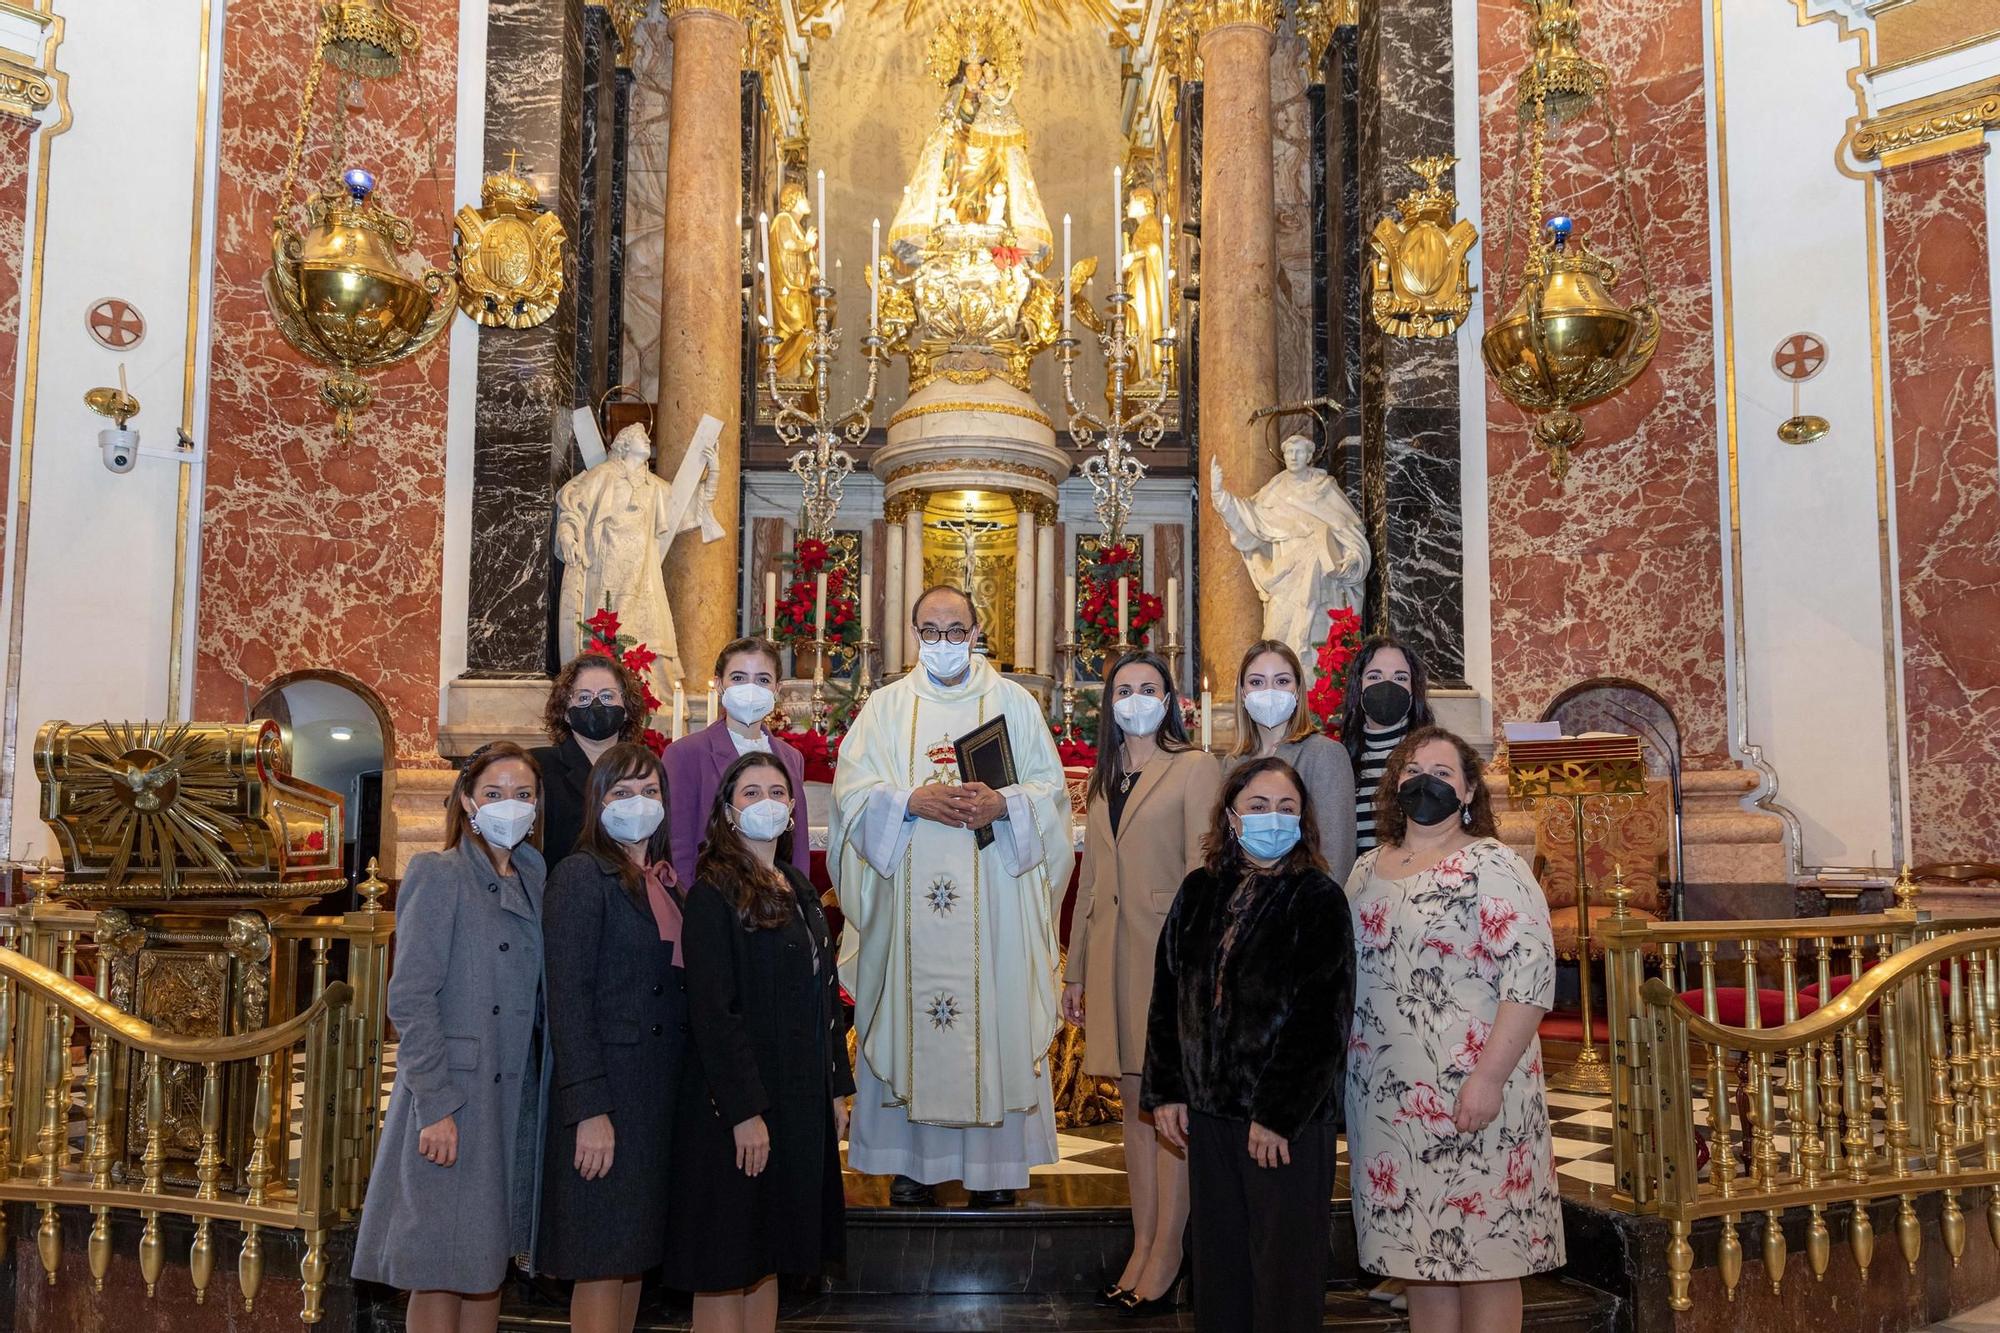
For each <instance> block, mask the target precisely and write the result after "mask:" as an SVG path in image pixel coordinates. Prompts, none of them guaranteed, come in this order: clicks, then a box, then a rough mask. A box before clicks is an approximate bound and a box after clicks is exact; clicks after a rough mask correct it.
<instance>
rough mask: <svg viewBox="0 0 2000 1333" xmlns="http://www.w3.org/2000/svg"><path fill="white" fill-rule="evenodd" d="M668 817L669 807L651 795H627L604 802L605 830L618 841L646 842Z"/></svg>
mask: <svg viewBox="0 0 2000 1333" xmlns="http://www.w3.org/2000/svg"><path fill="white" fill-rule="evenodd" d="M666 817H667V807H666V806H664V805H661V804H660V803H659V802H658V801H656V800H654V799H653V798H652V797H650V796H626V797H622V798H620V799H618V800H616V801H606V802H605V803H604V815H603V824H604V831H605V832H606V833H609V834H610V835H611V837H612V839H613V840H614V841H616V842H644V841H645V840H646V839H648V838H650V837H652V836H653V830H654V829H656V828H658V827H659V826H660V821H661V820H663V819H665V818H666Z"/></svg>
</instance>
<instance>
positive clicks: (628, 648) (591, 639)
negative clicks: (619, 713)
mask: <svg viewBox="0 0 2000 1333" xmlns="http://www.w3.org/2000/svg"><path fill="white" fill-rule="evenodd" d="M580 628H581V629H583V630H584V631H585V635H584V638H585V642H584V645H583V651H584V652H586V653H600V654H602V655H603V656H605V657H613V658H616V659H618V660H619V661H620V662H622V663H624V664H625V669H626V670H628V671H630V672H631V673H632V674H633V675H635V676H637V677H638V678H639V693H640V704H641V706H642V707H644V709H645V710H646V713H645V715H646V717H648V718H651V717H652V715H653V714H654V713H655V712H657V711H659V707H660V699H659V696H658V695H656V694H654V693H653V687H652V685H651V683H649V682H648V681H647V679H646V668H647V667H650V666H651V665H653V663H655V662H657V661H659V660H660V655H659V654H658V653H656V652H654V651H653V650H652V649H651V648H648V647H647V646H646V645H645V644H643V643H640V642H639V641H638V640H637V639H634V638H633V637H632V636H631V635H629V634H622V633H620V632H619V628H618V613H617V612H616V611H613V610H612V609H611V608H610V607H608V606H607V607H605V608H604V609H603V610H601V611H599V612H598V613H597V614H595V615H593V616H591V617H590V618H589V619H588V620H585V621H583V622H582V623H581V625H580ZM639 739H640V740H641V741H642V742H643V743H644V744H645V746H646V747H647V748H648V749H650V750H651V751H652V752H653V753H654V754H659V753H661V752H662V751H664V750H665V749H666V748H667V745H668V744H669V742H668V740H667V738H666V737H665V736H663V735H661V734H660V733H659V732H657V731H655V730H653V729H652V728H651V727H647V728H646V730H645V733H644V734H643V735H642V736H641V737H640V738H639Z"/></svg>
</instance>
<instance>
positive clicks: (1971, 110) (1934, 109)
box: [1853, 84, 2000, 167]
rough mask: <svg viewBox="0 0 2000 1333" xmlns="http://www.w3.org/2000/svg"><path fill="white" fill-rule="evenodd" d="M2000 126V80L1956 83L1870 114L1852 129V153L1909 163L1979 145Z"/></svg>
mask: <svg viewBox="0 0 2000 1333" xmlns="http://www.w3.org/2000/svg"><path fill="white" fill-rule="evenodd" d="M1996 128H2000V85H1995V84H1987V85H1985V86H1983V87H1978V88H1957V89H1953V90H1952V91H1951V92H1947V93H1941V94H1939V95H1938V96H1936V97H1927V98H1924V99H1923V100H1921V101H1917V102H1911V103H1909V104H1907V105H1904V106H1900V107H1894V108H1892V109H1890V110H1889V111H1886V112H1884V113H1882V114H1881V115H1878V116H1870V117H1869V118H1868V119H1867V120H1864V121H1862V122H1861V124H1860V126H1859V127H1858V128H1856V130H1855V131H1854V139H1853V146H1854V156H1855V157H1857V158H1859V159H1861V160H1862V161H1864V162H1867V161H1879V162H1881V164H1882V165H1883V166H1885V167H1895V166H1905V165H1908V164H1909V163H1912V162H1921V161H1924V160H1925V159H1927V158H1932V157H1942V156H1943V155H1945V154H1946V153H1954V152H1957V151H1959V150H1960V149H1964V148H1972V147H1976V146H1978V144H1979V143H1980V142H1981V140H1982V139H1983V138H1984V136H1985V134H1986V132H1987V131H1988V130H1991V129H1996Z"/></svg>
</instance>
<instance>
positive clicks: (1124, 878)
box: [1063, 652, 1222, 1314]
mask: <svg viewBox="0 0 2000 1333" xmlns="http://www.w3.org/2000/svg"><path fill="white" fill-rule="evenodd" d="M1221 786H1222V773H1221V769H1220V767H1219V766H1218V765H1217V763H1216V760H1215V756H1214V755H1211V754H1209V753H1208V752H1207V751H1206V750H1199V749H1195V748H1193V747H1192V746H1190V745H1189V744H1188V739H1187V728H1186V725H1185V724H1184V723H1183V721H1182V719H1181V701H1180V696H1179V694H1178V693H1177V692H1176V691H1175V689H1174V682H1173V677H1172V675H1171V674H1170V673H1169V671H1168V668H1167V664H1166V662H1165V661H1164V660H1162V659H1161V658H1160V657H1158V656H1156V655H1155V654H1153V653H1147V652H1135V653H1128V654H1126V655H1125V656H1124V657H1121V658H1120V659H1118V661H1117V662H1116V663H1115V664H1114V665H1113V666H1112V668H1111V670H1110V671H1109V672H1108V673H1107V674H1106V676H1105V687H1104V701H1103V709H1102V712H1101V715H1100V718H1099V722H1098V734H1097V767H1096V769H1095V770H1093V771H1092V773H1091V775H1090V788H1089V815H1088V818H1087V820H1086V822H1085V831H1084V840H1083V870H1082V873H1081V874H1080V875H1079V877H1078V882H1077V898H1076V911H1075V915H1074V916H1073V917H1072V918H1071V920H1072V924H1071V926H1070V940H1069V965H1068V970H1067V972H1066V974H1065V977H1064V980H1065V981H1066V982H1067V983H1068V984H1067V985H1066V986H1064V987H1063V1016H1064V1017H1065V1018H1066V1019H1068V1020H1069V1021H1070V1022H1071V1023H1073V1024H1076V1025H1078V1026H1081V1027H1082V1028H1083V1029H1084V1054H1083V1067H1084V1071H1085V1072H1086V1073H1089V1074H1094V1075H1097V1076H1099V1077H1102V1078H1115V1079H1117V1080H1118V1081H1119V1089H1120V1091H1121V1093H1122V1094H1123V1098H1124V1105H1125V1136H1124V1137H1125V1171H1126V1176H1127V1178H1128V1179H1129V1180H1130V1182H1131V1189H1132V1257H1131V1258H1130V1259H1129V1260H1128V1261H1127V1262H1126V1264H1125V1268H1124V1270H1123V1271H1122V1272H1121V1273H1120V1274H1119V1275H1118V1277H1117V1279H1116V1280H1115V1281H1107V1283H1106V1284H1105V1289H1104V1292H1103V1296H1102V1299H1103V1300H1104V1301H1105V1303H1106V1304H1110V1305H1116V1306H1120V1307H1122V1308H1124V1309H1126V1310H1128V1311H1131V1312H1132V1313H1134V1314H1154V1313H1159V1312H1161V1311H1163V1310H1167V1309H1171V1308H1172V1305H1173V1298H1174V1291H1175V1288H1176V1287H1177V1286H1178V1285H1179V1279H1180V1277H1181V1271H1182V1249H1181V1235H1182V1232H1183V1231H1184V1230H1185V1228H1186V1226H1187V1218H1188V1177H1187V1158H1186V1157H1185V1156H1183V1155H1182V1154H1180V1153H1179V1152H1178V1151H1177V1150H1176V1149H1174V1148H1172V1147H1171V1146H1170V1145H1168V1144H1167V1143H1166V1142H1165V1140H1162V1139H1159V1138H1156V1137H1155V1136H1154V1133H1153V1121H1152V1117H1151V1116H1148V1115H1144V1114H1142V1113H1141V1112H1140V1110H1139V1077H1140V1074H1141V1073H1142V1072H1143V1071H1144V1070H1145V1067H1146V1010H1147V1006H1148V1004H1149V1003H1150V1002H1151V1000H1152V995H1153V956H1154V952H1155V949H1156V947H1157V946H1158V944H1159V939H1160V928H1161V926H1162V925H1164V924H1165V922H1166V919H1167V912H1168V909H1170V908H1172V907H1173V905H1174V894H1175V893H1176V891H1178V890H1179V888H1180V885H1181V881H1182V880H1183V879H1185V878H1186V877H1187V873H1188V871H1189V870H1190V869H1191V868H1193V867H1195V866H1198V865H1200V864H1201V863H1202V839H1203V837H1204V836H1205V835H1206V834H1207V832H1208V827H1209V822H1210V819H1211V817H1212V816H1213V813H1214V809H1215V799H1216V793H1217V792H1218V791H1219V790H1220V789H1221ZM1086 996H1087V997H1088V1003H1087V1004H1086Z"/></svg>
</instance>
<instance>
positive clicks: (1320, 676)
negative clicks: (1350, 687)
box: [1306, 606, 1361, 740]
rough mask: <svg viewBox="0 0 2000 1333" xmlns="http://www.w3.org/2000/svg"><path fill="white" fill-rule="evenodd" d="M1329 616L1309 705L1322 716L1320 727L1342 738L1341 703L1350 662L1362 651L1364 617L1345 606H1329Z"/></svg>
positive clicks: (1337, 737)
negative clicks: (1362, 620) (1362, 618)
mask: <svg viewBox="0 0 2000 1333" xmlns="http://www.w3.org/2000/svg"><path fill="white" fill-rule="evenodd" d="M1326 618H1327V620H1328V621H1330V622H1331V623H1330V624H1329V625H1328V626H1327V632H1326V640H1325V642H1323V643H1321V644H1320V646H1319V657H1318V660H1317V661H1316V662H1315V663H1314V664H1313V674H1314V680H1313V684H1312V688H1311V689H1310V690H1307V691H1306V707H1307V708H1310V709H1311V710H1312V713H1313V716H1314V717H1316V718H1318V719H1319V727H1320V730H1321V731H1323V732H1325V733H1326V734H1327V735H1329V736H1331V737H1333V738H1334V739H1335V740H1338V739H1340V705H1341V704H1342V703H1343V702H1344V701H1345V700H1346V698H1347V666H1348V664H1349V663H1350V662H1352V661H1353V660H1354V655H1355V654H1356V653H1358V652H1360V651H1361V617H1360V616H1358V615H1356V614H1355V613H1354V611H1353V610H1352V609H1351V608H1349V607H1345V606H1336V607H1330V608H1329V609H1328V610H1327V613H1326Z"/></svg>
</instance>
